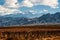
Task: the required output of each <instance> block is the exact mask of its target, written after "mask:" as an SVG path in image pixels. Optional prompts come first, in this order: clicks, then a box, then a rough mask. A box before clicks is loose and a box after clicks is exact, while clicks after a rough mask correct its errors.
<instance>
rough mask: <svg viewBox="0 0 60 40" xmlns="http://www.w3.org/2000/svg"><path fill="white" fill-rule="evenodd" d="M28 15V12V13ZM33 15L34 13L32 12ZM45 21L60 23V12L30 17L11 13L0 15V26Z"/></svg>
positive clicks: (41, 22)
mask: <svg viewBox="0 0 60 40" xmlns="http://www.w3.org/2000/svg"><path fill="white" fill-rule="evenodd" d="M27 15H28V14H27ZM31 16H32V14H31ZM44 23H47V24H48V23H53V24H54V23H60V12H56V13H54V14H50V13H47V14H44V15H42V16H40V17H35V18H28V17H27V16H24V15H22V14H11V15H5V16H0V26H1V27H6V26H21V25H30V24H34V25H35V24H39V25H40V24H44Z"/></svg>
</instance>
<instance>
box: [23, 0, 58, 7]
mask: <svg viewBox="0 0 60 40" xmlns="http://www.w3.org/2000/svg"><path fill="white" fill-rule="evenodd" d="M22 3H23V5H24V6H26V7H32V6H34V5H45V6H49V7H51V8H58V7H57V6H58V0H24V1H23V2H22Z"/></svg>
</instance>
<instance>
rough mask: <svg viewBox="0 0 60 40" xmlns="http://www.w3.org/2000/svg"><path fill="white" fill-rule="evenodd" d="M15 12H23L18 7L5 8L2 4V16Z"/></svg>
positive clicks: (0, 12)
mask: <svg viewBox="0 0 60 40" xmlns="http://www.w3.org/2000/svg"><path fill="white" fill-rule="evenodd" d="M14 13H21V11H19V10H17V9H9V8H5V7H3V6H0V15H1V16H4V15H9V14H14Z"/></svg>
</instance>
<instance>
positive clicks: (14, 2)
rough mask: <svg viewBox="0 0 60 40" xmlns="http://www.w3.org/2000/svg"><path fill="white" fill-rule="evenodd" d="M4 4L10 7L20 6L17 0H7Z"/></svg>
mask: <svg viewBox="0 0 60 40" xmlns="http://www.w3.org/2000/svg"><path fill="white" fill-rule="evenodd" d="M4 6H5V7H9V8H18V7H19V4H18V1H17V0H5V4H4Z"/></svg>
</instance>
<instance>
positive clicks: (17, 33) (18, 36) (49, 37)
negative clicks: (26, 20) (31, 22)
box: [0, 25, 60, 40]
mask: <svg viewBox="0 0 60 40" xmlns="http://www.w3.org/2000/svg"><path fill="white" fill-rule="evenodd" d="M0 40H60V25H35V26H11V27H0Z"/></svg>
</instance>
